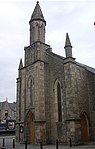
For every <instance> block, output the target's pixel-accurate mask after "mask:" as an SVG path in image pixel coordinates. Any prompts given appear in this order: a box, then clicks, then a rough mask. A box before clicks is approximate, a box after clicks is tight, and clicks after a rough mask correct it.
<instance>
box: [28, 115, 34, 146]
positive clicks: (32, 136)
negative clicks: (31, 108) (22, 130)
mask: <svg viewBox="0 0 95 149" xmlns="http://www.w3.org/2000/svg"><path fill="white" fill-rule="evenodd" d="M29 129H30V144H35V124H34V115H33V114H32V116H31V118H30V122H29Z"/></svg>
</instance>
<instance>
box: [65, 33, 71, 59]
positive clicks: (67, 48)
mask: <svg viewBox="0 0 95 149" xmlns="http://www.w3.org/2000/svg"><path fill="white" fill-rule="evenodd" d="M64 48H65V54H66V57H72V45H71V42H70V38H69V35H68V33H66V41H65V47H64Z"/></svg>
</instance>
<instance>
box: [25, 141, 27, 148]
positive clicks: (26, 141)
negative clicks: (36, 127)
mask: <svg viewBox="0 0 95 149" xmlns="http://www.w3.org/2000/svg"><path fill="white" fill-rule="evenodd" d="M25 149H27V141H25Z"/></svg>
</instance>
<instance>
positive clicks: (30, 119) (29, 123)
mask: <svg viewBox="0 0 95 149" xmlns="http://www.w3.org/2000/svg"><path fill="white" fill-rule="evenodd" d="M25 140H27V142H29V143H30V144H35V124H34V114H33V113H32V112H31V111H30V110H29V111H28V112H27V114H26V116H25Z"/></svg>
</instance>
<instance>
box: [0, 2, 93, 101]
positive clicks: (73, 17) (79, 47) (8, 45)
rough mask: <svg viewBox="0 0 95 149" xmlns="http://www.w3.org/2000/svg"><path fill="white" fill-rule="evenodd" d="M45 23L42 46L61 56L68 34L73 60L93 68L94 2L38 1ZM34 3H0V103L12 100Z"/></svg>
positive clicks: (26, 41) (26, 43) (14, 97)
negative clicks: (49, 46)
mask: <svg viewBox="0 0 95 149" xmlns="http://www.w3.org/2000/svg"><path fill="white" fill-rule="evenodd" d="M39 3H40V6H41V9H42V12H43V15H44V18H45V20H46V22H47V26H46V43H47V44H49V45H51V47H52V49H53V52H55V53H57V54H60V55H63V56H65V53H64V43H65V36H66V33H67V32H68V34H69V37H70V40H71V44H72V46H73V57H74V58H76V61H78V62H80V63H83V64H86V65H88V66H91V67H95V26H94V21H95V1H94V0H93V1H91V0H89V1H87V0H85V1H84V0H82V1H77V0H76V1H72V0H69V1H67V0H66V1H64V0H63V1H47V0H44V1H40V2H39ZM35 5H36V1H28V0H19V1H18V0H11V1H8V0H2V1H0V70H1V71H0V101H4V100H5V99H6V97H7V98H8V101H16V78H17V73H18V71H17V69H18V65H19V60H20V58H23V60H24V46H28V45H29V20H30V17H31V15H32V12H33V10H34V7H35Z"/></svg>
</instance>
